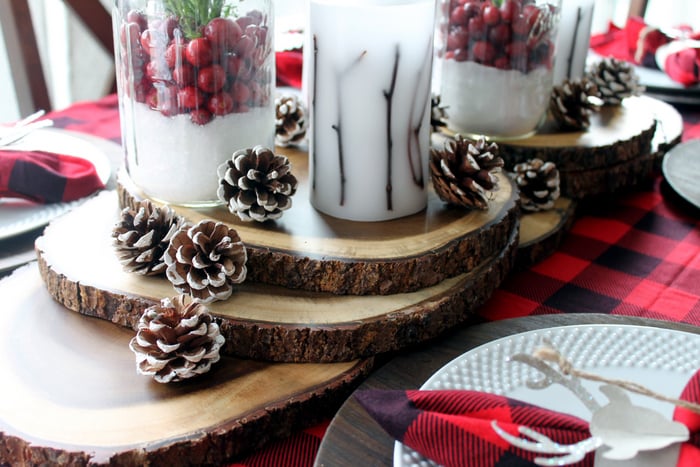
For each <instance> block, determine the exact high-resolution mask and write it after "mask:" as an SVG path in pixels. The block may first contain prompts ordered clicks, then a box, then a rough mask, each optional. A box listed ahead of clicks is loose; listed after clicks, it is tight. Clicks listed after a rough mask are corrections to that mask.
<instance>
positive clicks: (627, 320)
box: [315, 314, 700, 467]
mask: <svg viewBox="0 0 700 467" xmlns="http://www.w3.org/2000/svg"><path fill="white" fill-rule="evenodd" d="M577 324H581V325H582V324H613V325H620V324H626V325H638V326H655V327H660V328H667V329H675V330H680V331H686V332H692V333H696V334H700V328H698V327H695V326H691V325H687V324H680V323H674V322H668V321H655V320H649V319H643V318H632V317H626V316H614V315H602V314H568V315H543V316H529V317H526V318H518V319H511V320H504V321H496V322H490V323H486V324H480V325H477V326H472V327H468V328H462V329H458V330H456V331H454V332H453V333H451V334H450V335H449V336H446V337H445V338H442V339H440V340H439V341H435V342H432V343H428V344H424V345H422V346H420V347H417V348H415V349H414V350H413V351H411V352H404V353H402V354H401V355H398V356H396V357H394V358H392V359H390V360H389V361H387V362H386V364H384V365H383V366H382V367H381V368H379V369H378V370H376V371H375V372H374V373H373V374H372V375H371V376H370V377H369V378H368V379H367V380H366V381H365V382H364V383H362V385H360V387H359V388H358V389H357V390H362V389H412V388H413V389H416V388H419V387H420V386H421V385H422V384H423V383H424V382H425V381H426V380H427V379H428V378H429V377H430V376H431V375H432V374H433V373H434V372H435V371H437V370H438V369H440V368H441V367H442V366H443V365H445V364H446V363H447V362H449V361H450V360H452V359H454V358H455V357H457V356H459V355H461V354H463V353H464V352H466V351H468V350H471V349H473V348H475V347H478V346H480V345H482V344H485V343H487V342H490V341H493V340H495V339H499V338H501V337H506V336H509V335H512V334H518V333H521V332H526V331H532V330H535V329H541V328H547V327H556V326H568V325H577ZM393 453H394V439H393V438H391V437H390V436H389V435H388V434H386V432H384V430H383V429H382V428H381V427H380V426H379V425H378V424H377V423H376V422H375V421H374V419H372V418H371V417H370V416H369V415H368V414H367V412H365V411H364V409H363V408H362V407H361V406H360V405H359V404H358V403H357V402H356V401H355V399H354V398H353V397H350V398H349V399H348V400H347V401H346V402H345V403H344V404H343V406H342V407H341V408H340V410H339V411H338V413H337V414H336V416H335V417H334V418H333V420H332V422H331V424H330V426H329V427H328V430H327V431H326V436H325V437H324V438H323V442H322V443H321V447H320V449H319V452H318V455H317V457H316V462H315V465H316V466H317V467H331V466H337V465H371V466H391V465H393V462H394V461H393Z"/></svg>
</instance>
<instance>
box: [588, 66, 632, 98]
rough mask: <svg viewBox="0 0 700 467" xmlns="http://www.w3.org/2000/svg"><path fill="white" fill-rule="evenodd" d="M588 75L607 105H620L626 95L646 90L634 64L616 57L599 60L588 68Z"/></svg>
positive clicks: (629, 95)
mask: <svg viewBox="0 0 700 467" xmlns="http://www.w3.org/2000/svg"><path fill="white" fill-rule="evenodd" d="M586 77H587V78H588V79H590V80H591V81H593V83H594V84H595V85H596V86H597V87H598V96H599V97H600V98H601V99H603V103H604V104H605V105H620V104H621V103H622V100H623V99H625V98H626V97H631V96H638V95H640V94H641V93H642V92H643V91H644V86H641V85H640V84H639V77H638V76H637V73H636V72H635V71H634V68H632V65H630V64H629V63H627V62H624V61H622V60H617V59H615V58H605V59H603V60H601V61H599V62H598V63H596V64H595V65H593V66H592V67H591V69H590V70H588V72H587V74H586Z"/></svg>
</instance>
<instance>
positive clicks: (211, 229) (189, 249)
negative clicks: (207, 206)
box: [164, 220, 248, 303]
mask: <svg viewBox="0 0 700 467" xmlns="http://www.w3.org/2000/svg"><path fill="white" fill-rule="evenodd" d="M164 259H165V264H166V265H167V266H168V268H167V269H166V271H165V274H166V276H167V277H168V280H170V282H171V283H172V284H173V286H174V287H175V290H177V291H178V292H179V293H185V294H190V295H191V296H192V297H193V298H194V300H195V301H198V302H202V303H210V302H213V301H215V300H226V299H227V298H229V297H230V296H231V294H232V293H233V284H240V283H241V282H243V281H244V280H245V276H246V261H247V259H248V256H247V254H246V249H245V246H244V245H243V242H241V239H240V237H239V236H238V233H237V232H236V231H235V230H233V229H229V227H228V226H227V225H226V224H223V223H221V222H214V221H212V220H203V221H200V222H199V223H198V224H197V225H194V226H193V225H191V224H186V225H184V226H183V227H182V228H180V230H178V231H177V232H176V233H175V235H173V238H172V240H170V245H169V246H168V249H167V250H165V255H164Z"/></svg>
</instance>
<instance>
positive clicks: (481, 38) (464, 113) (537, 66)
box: [436, 0, 561, 139]
mask: <svg viewBox="0 0 700 467" xmlns="http://www.w3.org/2000/svg"><path fill="white" fill-rule="evenodd" d="M439 1H440V7H439V12H440V13H439V21H438V30H437V34H436V37H438V39H437V40H438V41H439V42H440V46H441V47H440V48H439V54H440V56H439V59H440V62H441V66H442V69H441V83H440V94H441V96H440V97H441V104H442V105H443V106H444V107H445V111H446V113H447V118H446V120H447V125H448V127H449V128H450V129H451V130H452V131H454V132H458V133H462V134H469V135H484V136H487V137H490V138H492V139H511V138H523V137H527V136H529V135H531V134H533V133H534V132H536V131H537V129H538V127H539V125H540V124H541V123H542V122H543V121H544V119H545V118H546V114H547V107H548V104H549V98H550V95H551V93H552V86H553V70H554V59H555V44H556V42H557V32H558V22H559V15H560V12H559V10H560V4H561V1H560V0H502V1H492V0H439Z"/></svg>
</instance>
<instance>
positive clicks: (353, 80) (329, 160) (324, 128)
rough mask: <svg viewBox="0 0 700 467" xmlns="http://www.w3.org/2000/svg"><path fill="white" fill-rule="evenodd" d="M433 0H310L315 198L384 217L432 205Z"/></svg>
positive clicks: (346, 215) (344, 214)
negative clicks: (429, 201)
mask: <svg viewBox="0 0 700 467" xmlns="http://www.w3.org/2000/svg"><path fill="white" fill-rule="evenodd" d="M434 19H435V0H359V1H358V0H310V17H309V44H308V46H307V48H308V49H309V50H308V51H307V53H306V56H305V59H306V60H307V61H308V62H309V63H308V64H305V66H306V67H307V70H306V71H305V78H306V79H308V81H309V84H308V86H307V93H308V101H309V107H310V127H311V137H310V139H309V168H310V174H309V176H310V184H311V187H310V195H311V204H312V205H313V206H314V207H315V208H316V209H318V210H319V211H321V212H323V213H326V214H329V215H331V216H334V217H338V218H342V219H348V220H354V221H382V220H388V219H394V218H398V217H403V216H407V215H410V214H414V213H416V212H419V211H421V210H423V209H424V208H425V207H426V205H427V189H426V187H427V184H428V182H429V179H428V157H429V145H430V91H431V64H432V58H433V55H434V51H433V36H434V31H435V22H434Z"/></svg>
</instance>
